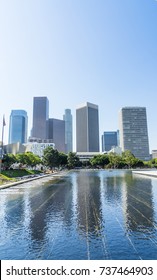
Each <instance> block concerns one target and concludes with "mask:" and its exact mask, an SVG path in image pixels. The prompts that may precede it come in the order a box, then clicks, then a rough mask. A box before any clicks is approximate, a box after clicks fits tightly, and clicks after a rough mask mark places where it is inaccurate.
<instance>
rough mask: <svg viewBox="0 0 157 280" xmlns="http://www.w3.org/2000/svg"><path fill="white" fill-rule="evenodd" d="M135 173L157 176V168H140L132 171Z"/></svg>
mask: <svg viewBox="0 0 157 280" xmlns="http://www.w3.org/2000/svg"><path fill="white" fill-rule="evenodd" d="M132 172H133V173H134V174H139V175H146V176H151V177H157V170H147V171H144V170H138V171H135V170H134V171H132Z"/></svg>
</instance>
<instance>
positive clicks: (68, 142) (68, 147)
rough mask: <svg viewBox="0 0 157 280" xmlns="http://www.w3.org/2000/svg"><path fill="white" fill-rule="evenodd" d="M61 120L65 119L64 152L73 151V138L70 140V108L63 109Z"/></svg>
mask: <svg viewBox="0 0 157 280" xmlns="http://www.w3.org/2000/svg"><path fill="white" fill-rule="evenodd" d="M63 120H64V121H65V144H66V152H67V153H69V152H72V151H73V140H72V115H71V110H70V109H65V114H64V115H63Z"/></svg>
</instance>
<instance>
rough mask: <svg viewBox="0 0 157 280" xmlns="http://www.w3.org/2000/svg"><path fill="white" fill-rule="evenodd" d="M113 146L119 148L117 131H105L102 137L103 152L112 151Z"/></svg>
mask: <svg viewBox="0 0 157 280" xmlns="http://www.w3.org/2000/svg"><path fill="white" fill-rule="evenodd" d="M113 146H118V133H117V131H105V132H104V133H103V135H102V152H104V151H106V152H107V151H110V150H111V149H112V147H113Z"/></svg>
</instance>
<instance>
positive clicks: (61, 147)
mask: <svg viewBox="0 0 157 280" xmlns="http://www.w3.org/2000/svg"><path fill="white" fill-rule="evenodd" d="M47 131H48V139H52V141H53V143H54V144H55V149H57V150H58V151H59V152H63V153H65V152H66V146H65V121H64V120H58V119H54V118H50V119H49V120H48V121H47Z"/></svg>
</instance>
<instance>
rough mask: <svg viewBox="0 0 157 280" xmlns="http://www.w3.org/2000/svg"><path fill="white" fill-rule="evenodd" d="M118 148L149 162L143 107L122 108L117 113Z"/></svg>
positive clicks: (144, 110)
mask: <svg viewBox="0 0 157 280" xmlns="http://www.w3.org/2000/svg"><path fill="white" fill-rule="evenodd" d="M119 128H120V130H119V132H120V147H121V148H122V151H126V150H130V151H131V152H132V154H133V155H134V156H135V157H137V158H139V159H141V160H149V159H150V155H149V141H148V129H147V116H146V108H145V107H124V108H122V109H121V110H120V112H119Z"/></svg>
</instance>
